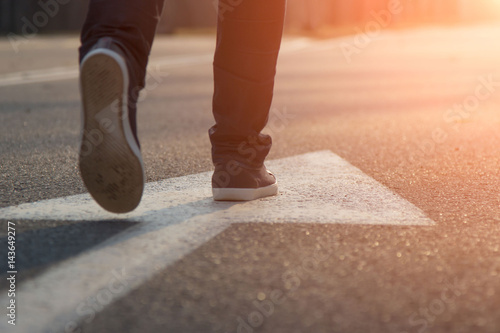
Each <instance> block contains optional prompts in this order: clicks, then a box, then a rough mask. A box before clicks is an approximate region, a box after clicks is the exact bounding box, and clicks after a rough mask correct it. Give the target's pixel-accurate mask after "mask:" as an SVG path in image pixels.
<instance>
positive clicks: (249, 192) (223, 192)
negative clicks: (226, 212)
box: [212, 183, 278, 201]
mask: <svg viewBox="0 0 500 333" xmlns="http://www.w3.org/2000/svg"><path fill="white" fill-rule="evenodd" d="M212 194H213V198H214V200H215V201H251V200H255V199H260V198H264V197H270V196H273V195H277V194H278V184H277V183H274V184H272V185H269V186H266V187H260V188H212Z"/></svg>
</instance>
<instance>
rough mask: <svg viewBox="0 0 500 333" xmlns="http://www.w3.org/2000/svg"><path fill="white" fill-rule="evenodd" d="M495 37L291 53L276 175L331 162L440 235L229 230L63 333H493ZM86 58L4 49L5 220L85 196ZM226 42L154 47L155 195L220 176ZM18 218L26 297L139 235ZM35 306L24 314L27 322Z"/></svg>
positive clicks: (383, 42) (497, 324)
mask: <svg viewBox="0 0 500 333" xmlns="http://www.w3.org/2000/svg"><path fill="white" fill-rule="evenodd" d="M499 36H500V26H495V25H482V26H466V27H429V28H419V29H413V30H405V31H386V32H383V33H381V34H379V35H377V36H375V37H369V38H368V39H364V40H362V39H361V38H360V37H359V36H357V37H355V36H346V37H342V38H337V39H323V40H310V39H303V38H294V37H287V38H286V39H285V41H284V44H283V52H282V54H281V56H280V62H279V67H278V77H277V82H276V90H275V99H274V104H273V111H272V116H271V122H270V126H269V128H268V130H267V131H268V132H270V133H271V134H272V135H273V138H274V148H273V150H272V151H271V154H270V156H269V159H280V158H284V157H291V156H296V155H299V154H304V153H309V152H315V151H324V150H329V151H331V152H333V153H335V154H337V155H339V156H340V157H342V158H343V159H345V160H346V161H348V162H350V163H351V164H352V165H354V166H356V167H357V168H359V169H360V170H362V171H363V172H364V173H365V174H366V175H368V176H369V177H372V178H373V179H375V180H377V181H378V182H380V183H381V184H383V185H384V186H385V187H387V188H388V189H390V190H392V191H393V192H395V193H397V194H398V195H399V196H401V197H402V198H404V199H405V200H407V201H408V202H410V203H411V204H413V205H414V206H416V207H418V208H419V209H420V210H421V211H422V212H423V213H424V214H425V215H426V216H427V217H428V218H430V219H432V220H433V221H434V223H435V224H434V225H429V226H401V225H394V224H392V223H391V221H389V220H388V221H387V224H386V225H369V224H342V223H336V224H322V223H313V224H311V223H308V222H309V221H308V220H307V219H308V218H307V214H305V215H304V217H303V223H293V224H291V223H266V222H268V221H266V220H265V219H263V220H262V221H260V222H258V223H257V222H249V223H235V224H232V225H231V226H229V227H228V228H226V229H224V230H223V231H222V232H220V233H216V235H215V236H214V237H212V238H210V239H208V240H207V241H206V242H204V243H203V245H201V246H200V247H198V248H196V249H194V250H193V251H190V252H189V253H187V254H186V255H184V256H182V257H181V258H179V259H178V260H176V261H175V262H173V263H171V264H169V265H168V266H167V267H160V268H158V270H157V271H155V273H154V274H151V276H150V277H149V278H148V279H147V280H146V281H144V283H141V284H140V285H137V286H135V287H134V288H132V290H131V291H130V292H127V293H126V294H124V295H120V296H119V297H114V298H112V299H111V300H109V302H106V304H105V306H103V303H102V302H101V303H99V304H97V303H96V301H95V297H94V299H92V295H89V296H90V298H88V299H87V300H82V301H83V302H87V303H85V304H86V305H87V307H86V310H85V309H83V310H82V309H80V310H82V311H79V312H78V314H80V316H79V319H80V320H79V321H78V322H76V323H75V325H74V327H73V326H71V325H70V326H68V327H66V329H67V331H68V332H71V331H75V332H76V331H80V330H81V331H83V332H119V331H122V332H221V333H225V332H290V333H299V332H301V333H306V332H307V333H309V332H313V333H316V332H317V333H320V332H377V333H378V332H380V333H382V332H384V333H385V332H397V333H403V332H408V333H410V332H499V331H500V253H499V250H500V226H499V224H500V206H499V199H500V197H499V195H500V173H499V171H498V166H499V165H500V161H499V159H500V134H499V130H498V129H499V128H500V113H499V112H498V110H499V109H500V71H499V69H500V46H499V44H498V38H499ZM77 46H78V40H77V38H76V37H75V36H58V37H43V36H41V37H37V38H35V39H33V40H32V41H30V42H28V43H25V44H23V45H21V46H20V49H19V53H17V54H16V53H14V51H13V49H12V48H11V45H10V43H9V42H8V41H7V40H2V41H0V60H1V61H0V73H1V74H0V115H1V122H0V163H1V164H0V165H1V170H0V207H10V206H14V205H19V204H23V203H28V202H35V201H40V200H45V199H52V198H58V197H64V196H68V195H73V194H80V193H84V192H85V188H84V186H83V184H82V182H81V180H80V178H79V174H78V168H77V163H76V160H77V147H78V138H79V126H80V123H79V120H80V115H79V109H80V106H79V93H78V83H77V80H76V78H75V77H74V70H75V69H76V57H77V52H76V48H77ZM213 46H214V40H213V36H208V35H207V36H176V37H159V38H158V39H157V40H156V41H155V45H154V50H153V54H152V57H151V68H150V70H149V72H150V77H149V78H148V88H147V89H146V91H145V94H144V95H143V100H142V101H141V103H140V105H139V107H140V114H139V133H140V138H141V145H142V151H143V157H144V162H145V165H146V174H147V179H148V182H154V181H159V180H163V179H169V178H172V177H177V176H186V175H191V174H197V173H200V172H204V171H209V170H211V162H210V154H209V153H210V151H209V149H210V146H209V142H208V135H207V130H208V128H209V127H210V126H211V125H212V122H213V120H212V116H211V112H210V105H211V93H212V82H211V67H210V54H211V52H212V50H213ZM54 68H59V69H57V70H55V69H54ZM40 71H42V72H40ZM21 72H22V73H21ZM12 73H14V74H12ZM20 73H21V74H20ZM72 73H73V74H72ZM56 74H57V75H61V76H66V77H67V78H65V79H57V78H56V79H53V80H51V79H49V78H50V77H53V76H54V75H56ZM37 75H38V76H37ZM51 75H52V76H51ZM39 77H41V79H39ZM37 78H38V79H37ZM37 80H38V81H37ZM35 81H36V82H35ZM300 176H304V175H300ZM306 176H307V175H306ZM335 190H336V189H335V188H332V189H331V191H332V192H334V191H335ZM276 209H277V210H278V209H279V207H276ZM305 209H307V207H306V208H305ZM8 221H11V220H10V219H8V218H7V217H5V216H0V228H1V229H0V235H1V237H2V238H1V244H2V245H1V246H2V248H1V249H0V254H1V257H0V258H4V259H0V260H2V262H1V265H2V266H1V267H2V274H3V275H2V282H1V286H2V291H1V293H2V294H0V296H1V297H4V296H5V295H6V294H7V292H8V288H9V285H8V283H6V277H7V274H6V273H5V272H6V271H7V268H6V264H7V259H5V258H6V257H7V250H6V248H7V228H8ZM13 222H15V228H16V232H17V235H16V258H17V263H18V266H17V268H18V274H17V280H16V287H17V288H18V290H21V289H22V288H23V287H24V286H28V285H30V286H31V287H32V288H34V289H35V290H36V281H37V278H39V277H40V276H42V275H44V274H48V273H50V272H51V271H54V270H57V269H58V268H60V267H65V266H63V265H66V264H68V263H71V262H72V261H75V260H78V258H79V257H81V256H84V255H88V254H92V253H94V252H93V251H97V250H99V249H100V247H102V246H103V244H108V243H106V242H107V241H108V240H109V239H112V238H113V237H116V236H117V235H121V234H123V233H126V232H127V230H128V229H130V228H133V227H134V225H135V224H136V222H134V223H132V222H127V221H121V222H116V221H102V222H95V221H85V220H81V221H73V220H64V219H47V220H44V221H35V220H30V219H24V220H23V219H21V220H15V221H13ZM285 222H286V221H285ZM207 228H209V226H207ZM106 246H108V245H106ZM140 251H141V249H140V248H138V249H137V252H140ZM126 255H127V256H132V257H133V255H134V254H133V253H132V254H130V253H127V254H126ZM310 258H315V259H316V260H314V261H311V260H310ZM131 260H132V258H131ZM97 262H98V258H96V263H97ZM145 264H146V265H147V263H145ZM105 271H106V267H101V266H99V265H98V264H96V267H95V269H93V270H90V271H83V272H78V274H84V275H85V276H90V277H92V276H93V275H96V276H99V275H100V274H103V272H105ZM108 273H109V272H108ZM108 273H106V274H108ZM68 274H70V272H68ZM76 276H77V277H76V278H78V275H76ZM33 281H34V282H33ZM30 283H31V284H30ZM33 283H34V284H33ZM57 283H58V282H57V281H54V284H57ZM68 293H69V294H71V291H70V290H69V291H68ZM94 296H95V295H94ZM45 302H47V303H50V302H51V300H50V299H46V300H45ZM92 302H93V303H92ZM7 305H8V304H2V307H3V306H7ZM29 306H30V305H29V304H23V299H22V298H21V299H18V307H17V311H18V312H17V314H18V318H17V320H18V322H22V321H23V320H24V321H28V320H29V318H27V317H23V307H24V308H25V309H28V308H29ZM30 311H35V310H33V309H30ZM70 311H72V312H75V311H78V310H76V309H75V310H70ZM24 312H25V313H26V312H28V310H24ZM2 317H3V318H2V319H1V320H2V322H1V323H0V327H2V328H7V329H10V330H9V331H8V332H16V328H17V327H11V326H10V325H7V320H8V318H7V317H6V316H5V315H3V316H2ZM1 325H4V326H1ZM20 327H21V326H20ZM54 327H55V326H54ZM54 330H55V328H54ZM17 331H18V332H21V331H20V330H17ZM50 331H51V329H50V328H40V332H50ZM57 331H61V330H60V329H57ZM2 332H3V330H2Z"/></svg>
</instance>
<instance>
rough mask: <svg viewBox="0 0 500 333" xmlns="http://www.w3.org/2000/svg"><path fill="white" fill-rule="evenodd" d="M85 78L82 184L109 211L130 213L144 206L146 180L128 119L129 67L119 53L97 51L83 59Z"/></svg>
mask: <svg viewBox="0 0 500 333" xmlns="http://www.w3.org/2000/svg"><path fill="white" fill-rule="evenodd" d="M80 73H81V74H80V89H81V95H82V106H83V110H82V124H83V128H82V142H81V146H80V156H79V166H80V172H81V176H82V179H83V182H84V184H85V186H86V187H87V189H88V191H89V193H90V194H91V196H92V197H93V198H94V200H95V201H96V202H97V203H98V204H99V205H100V206H101V207H103V208H104V209H106V210H108V211H110V212H113V213H126V212H130V211H132V210H133V209H135V208H136V207H137V206H138V205H139V202H140V201H141V197H142V192H143V190H144V180H145V176H144V166H143V162H142V158H141V153H140V150H139V146H138V145H137V142H136V141H135V138H134V135H133V133H132V129H131V128H130V123H129V119H128V107H127V99H128V85H129V82H128V71H127V66H126V64H125V61H124V60H123V58H122V57H121V56H120V55H118V54H117V53H115V52H113V51H111V50H108V49H97V50H94V51H91V52H89V54H87V55H86V57H85V58H84V59H83V61H82V64H81V67H80Z"/></svg>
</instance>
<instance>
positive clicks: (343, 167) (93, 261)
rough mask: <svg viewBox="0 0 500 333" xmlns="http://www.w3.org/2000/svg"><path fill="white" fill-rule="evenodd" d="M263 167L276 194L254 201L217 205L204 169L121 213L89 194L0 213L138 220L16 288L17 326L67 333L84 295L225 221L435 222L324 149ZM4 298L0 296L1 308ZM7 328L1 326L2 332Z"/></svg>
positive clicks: (148, 193) (139, 273)
mask: <svg viewBox="0 0 500 333" xmlns="http://www.w3.org/2000/svg"><path fill="white" fill-rule="evenodd" d="M267 166H268V167H269V168H270V169H271V170H273V171H274V173H275V174H276V175H277V177H278V180H279V186H280V194H279V195H278V196H276V197H270V198H265V199H261V200H256V201H251V202H244V203H231V202H214V201H213V200H212V199H211V195H210V187H209V186H210V176H211V173H210V172H206V173H201V174H197V175H190V176H185V177H179V178H172V179H166V180H163V181H159V182H156V183H149V184H147V186H146V189H145V193H144V197H143V201H142V203H141V205H140V206H139V207H138V209H137V210H136V211H134V212H133V213H130V214H126V215H114V214H110V213H107V212H105V211H103V210H102V209H100V208H99V207H98V206H97V205H96V204H95V203H94V202H93V201H92V199H91V198H90V196H89V195H87V194H82V195H74V196H69V197H65V198H58V199H51V200H45V201H40V202H35V203H28V204H22V205H19V206H13V207H7V208H3V209H0V216H1V217H2V218H3V219H8V220H14V219H19V220H61V221H66V220H75V221H80V220H84V221H89V220H94V221H99V220H117V221H118V220H121V221H131V222H132V221H134V222H140V223H139V224H137V225H135V226H133V227H131V228H128V229H127V230H126V231H124V232H122V233H120V234H117V235H115V236H114V237H112V238H110V239H108V240H107V241H106V242H105V243H103V244H99V245H100V246H99V247H98V248H96V249H93V250H89V251H88V252H85V253H82V254H81V255H79V256H76V257H74V258H70V259H68V260H65V261H63V262H61V263H59V264H57V265H55V267H53V268H51V269H50V270H48V271H47V272H45V273H43V274H41V275H40V276H38V277H36V278H34V279H33V280H29V281H26V282H25V283H23V284H21V285H20V286H18V299H19V306H20V307H22V313H23V316H22V319H21V317H20V318H19V320H18V321H17V323H16V326H15V327H14V328H15V332H17V333H20V332H34V331H41V332H45V331H51V330H53V331H64V330H65V328H67V327H71V326H72V325H73V324H75V323H77V322H81V321H82V320H86V319H88V317H89V316H88V313H86V310H88V309H89V306H90V305H89V304H88V303H89V302H90V300H89V297H93V299H94V302H99V300H101V302H105V301H104V299H106V300H107V301H109V302H110V297H111V298H112V299H113V300H114V299H116V298H118V297H122V296H123V295H125V294H126V293H127V292H128V291H130V290H132V289H133V288H135V287H137V286H139V285H141V284H142V283H144V282H145V281H146V280H147V279H148V278H150V277H151V276H152V275H153V274H154V273H155V271H157V270H162V269H164V268H165V267H167V266H169V265H171V264H172V263H174V262H175V261H177V260H179V259H180V258H182V257H183V256H185V255H187V254H189V253H190V252H191V251H193V250H194V249H196V248H198V247H199V246H201V245H203V244H204V243H205V242H207V241H208V240H210V239H211V238H213V237H214V236H216V235H217V234H219V233H221V232H222V231H223V230H224V229H226V228H227V227H228V226H229V225H231V223H238V222H256V223H257V222H265V223H290V222H292V223H293V222H297V223H351V224H378V225H381V224H385V225H387V224H390V225H434V222H433V221H432V220H431V219H429V218H428V217H426V216H425V214H424V213H423V212H422V211H421V210H420V209H418V208H417V207H415V206H414V205H412V204H411V203H409V202H408V201H406V200H404V199H403V198H401V197H400V196H399V195H397V194H395V193H393V192H392V191H390V190H389V189H388V188H386V187H385V186H383V185H381V184H380V183H378V182H377V181H375V180H374V179H372V178H370V177H368V176H367V175H366V174H364V173H363V172H361V171H360V170H359V169H357V168H355V167H354V166H352V165H351V164H349V163H348V162H347V161H345V160H343V159H342V158H340V157H338V156H337V155H335V154H333V153H331V152H330V151H321V152H315V153H309V154H305V155H300V156H294V157H289V158H284V159H281V160H275V161H270V162H268V163H267ZM118 276H121V279H122V280H123V279H125V280H124V281H125V283H123V282H121V283H120V281H119V280H120V278H118ZM118 286H121V287H123V288H118ZM7 303H8V299H7V296H6V295H1V296H0V304H7ZM9 326H10V325H9ZM7 327H8V326H7V324H6V321H1V322H0V331H1V332H7Z"/></svg>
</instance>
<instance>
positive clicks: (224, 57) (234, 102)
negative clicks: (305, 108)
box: [209, 0, 286, 167]
mask: <svg viewBox="0 0 500 333" xmlns="http://www.w3.org/2000/svg"><path fill="white" fill-rule="evenodd" d="M285 6H286V0H219V15H218V24H217V45H216V51H215V57H214V96H213V114H214V118H215V125H214V126H213V127H212V128H211V129H210V131H209V136H210V140H211V142H212V158H213V161H214V164H217V163H224V162H227V161H228V160H237V161H238V162H240V163H244V164H246V165H248V166H250V167H258V166H260V165H262V163H263V161H264V159H265V157H266V156H267V154H268V153H269V150H270V148H271V138H270V137H269V136H268V135H263V134H261V133H260V132H261V131H262V129H263V128H264V126H265V125H266V123H267V120H268V115H269V109H270V106H271V101H272V96H273V88H274V77H275V74H276V62H277V58H278V52H279V48H280V43H281V37H282V32H283V21H284V15H285Z"/></svg>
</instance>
